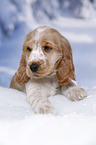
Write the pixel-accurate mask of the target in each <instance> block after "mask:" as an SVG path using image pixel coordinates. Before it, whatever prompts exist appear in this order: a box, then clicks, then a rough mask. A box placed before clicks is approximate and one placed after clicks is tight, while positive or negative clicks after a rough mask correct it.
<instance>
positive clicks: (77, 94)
mask: <svg viewBox="0 0 96 145" xmlns="http://www.w3.org/2000/svg"><path fill="white" fill-rule="evenodd" d="M67 96H68V98H69V99H70V100H72V101H78V100H82V99H83V98H85V97H86V96H87V93H86V91H85V89H84V88H80V87H77V86H76V87H72V88H70V89H69V91H68V92H67Z"/></svg>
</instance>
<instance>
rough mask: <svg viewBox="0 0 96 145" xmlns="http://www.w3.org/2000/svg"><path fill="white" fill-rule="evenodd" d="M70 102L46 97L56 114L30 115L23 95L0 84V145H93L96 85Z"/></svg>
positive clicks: (60, 98)
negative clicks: (79, 97) (85, 96)
mask: <svg viewBox="0 0 96 145" xmlns="http://www.w3.org/2000/svg"><path fill="white" fill-rule="evenodd" d="M86 90H87V94H88V96H87V98H85V99H83V100H81V101H77V102H72V101H70V100H68V99H67V98H66V97H65V96H63V95H56V96H51V97H49V100H50V101H51V103H52V105H53V106H54V107H55V108H56V110H57V115H56V116H53V115H37V114H34V112H33V110H32V108H31V106H30V105H29V104H28V102H27V101H26V94H24V93H23V92H19V91H17V90H12V89H7V88H3V87H0V145H13V144H14V145H17V144H18V145H26V144H27V145H32V144H34V145H40V144H42V145H45V144H46V145H58V144H60V145H64V144H66V145H77V144H78V145H96V88H92V89H86Z"/></svg>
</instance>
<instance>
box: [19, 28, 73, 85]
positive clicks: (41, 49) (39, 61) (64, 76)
mask: <svg viewBox="0 0 96 145" xmlns="http://www.w3.org/2000/svg"><path fill="white" fill-rule="evenodd" d="M53 75H57V79H58V82H59V83H60V84H61V85H65V84H66V83H67V82H69V81H70V79H75V76H74V65H73V60H72V51H71V46H70V44H69V42H68V41H67V40H66V39H65V38H64V37H63V36H62V35H61V34H60V33H59V32H58V31H57V30H55V29H53V28H51V27H49V26H41V27H38V28H37V29H35V30H34V31H32V32H30V33H29V34H28V35H27V36H26V39H25V41H24V44H23V52H22V57H21V61H20V65H19V68H18V71H17V73H16V81H17V83H19V84H22V83H26V82H27V81H28V80H29V79H30V78H43V77H51V76H53Z"/></svg>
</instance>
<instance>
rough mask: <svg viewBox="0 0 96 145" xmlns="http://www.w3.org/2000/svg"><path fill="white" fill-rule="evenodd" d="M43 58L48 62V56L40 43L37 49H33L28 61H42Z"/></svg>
mask: <svg viewBox="0 0 96 145" xmlns="http://www.w3.org/2000/svg"><path fill="white" fill-rule="evenodd" d="M40 60H43V61H44V62H46V61H45V60H46V56H45V55H44V53H43V51H42V49H41V48H40V46H39V45H38V46H37V47H36V49H33V51H32V52H31V53H30V56H29V59H28V63H29V62H34V61H40Z"/></svg>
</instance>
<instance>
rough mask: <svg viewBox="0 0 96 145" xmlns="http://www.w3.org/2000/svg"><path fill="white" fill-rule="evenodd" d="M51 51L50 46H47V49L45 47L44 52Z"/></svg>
mask: <svg viewBox="0 0 96 145" xmlns="http://www.w3.org/2000/svg"><path fill="white" fill-rule="evenodd" d="M51 49H52V48H50V47H48V46H45V47H44V50H45V51H50V50H51Z"/></svg>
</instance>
